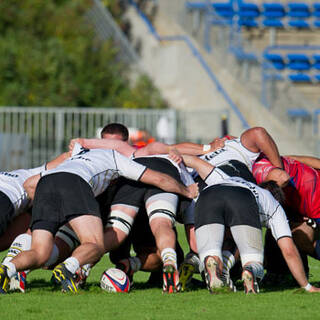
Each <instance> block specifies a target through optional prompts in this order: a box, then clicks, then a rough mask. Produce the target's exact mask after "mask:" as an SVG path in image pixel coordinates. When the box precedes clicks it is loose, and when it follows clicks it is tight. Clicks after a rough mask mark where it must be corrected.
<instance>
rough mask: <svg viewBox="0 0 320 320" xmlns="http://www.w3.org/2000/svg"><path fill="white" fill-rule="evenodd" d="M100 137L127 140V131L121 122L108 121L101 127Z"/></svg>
mask: <svg viewBox="0 0 320 320" xmlns="http://www.w3.org/2000/svg"><path fill="white" fill-rule="evenodd" d="M101 138H102V139H116V140H122V141H128V139H129V131H128V129H127V127H126V126H124V125H123V124H121V123H109V124H107V125H106V126H105V127H104V128H103V129H102V131H101Z"/></svg>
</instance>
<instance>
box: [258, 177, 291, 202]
mask: <svg viewBox="0 0 320 320" xmlns="http://www.w3.org/2000/svg"><path fill="white" fill-rule="evenodd" d="M259 187H261V188H263V189H267V190H268V191H269V192H270V193H271V194H272V195H273V197H274V198H275V199H276V200H277V201H278V202H279V203H280V204H283V203H284V201H285V196H284V193H283V191H282V189H281V187H279V186H278V184H277V183H276V182H275V181H273V180H270V181H264V182H262V183H260V184H259Z"/></svg>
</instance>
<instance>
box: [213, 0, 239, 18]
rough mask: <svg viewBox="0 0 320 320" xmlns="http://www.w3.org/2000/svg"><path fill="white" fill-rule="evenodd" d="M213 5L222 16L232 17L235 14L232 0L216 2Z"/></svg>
mask: <svg viewBox="0 0 320 320" xmlns="http://www.w3.org/2000/svg"><path fill="white" fill-rule="evenodd" d="M212 7H213V9H214V10H215V12H216V13H217V15H218V16H220V17H222V18H226V19H230V18H233V16H234V15H235V11H234V9H233V4H232V2H216V3H212Z"/></svg>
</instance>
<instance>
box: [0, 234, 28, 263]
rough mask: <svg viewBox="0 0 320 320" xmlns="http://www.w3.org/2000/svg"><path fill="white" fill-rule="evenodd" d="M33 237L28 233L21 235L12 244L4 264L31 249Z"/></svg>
mask: <svg viewBox="0 0 320 320" xmlns="http://www.w3.org/2000/svg"><path fill="white" fill-rule="evenodd" d="M31 239H32V238H31V235H30V234H27V233H23V234H19V235H18V236H17V237H16V238H15V239H14V240H13V242H12V244H11V246H10V248H9V251H8V253H7V255H6V257H5V258H4V260H3V263H6V262H9V261H11V260H12V259H13V258H14V257H15V256H16V255H18V254H19V253H20V252H22V251H27V250H30V249H31Z"/></svg>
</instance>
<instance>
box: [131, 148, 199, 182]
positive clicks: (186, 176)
mask: <svg viewBox="0 0 320 320" xmlns="http://www.w3.org/2000/svg"><path fill="white" fill-rule="evenodd" d="M139 158H140V157H136V158H135V159H139ZM141 158H163V159H167V160H168V161H170V162H171V164H172V165H174V166H175V167H176V168H177V170H178V172H179V174H180V178H181V181H182V182H183V183H184V184H185V185H186V186H189V185H191V184H193V183H194V180H193V178H192V176H191V175H190V173H189V171H188V170H187V168H186V166H185V165H184V163H182V162H181V163H180V164H177V163H176V162H175V161H173V160H171V159H170V157H169V155H168V154H154V155H149V156H141Z"/></svg>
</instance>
